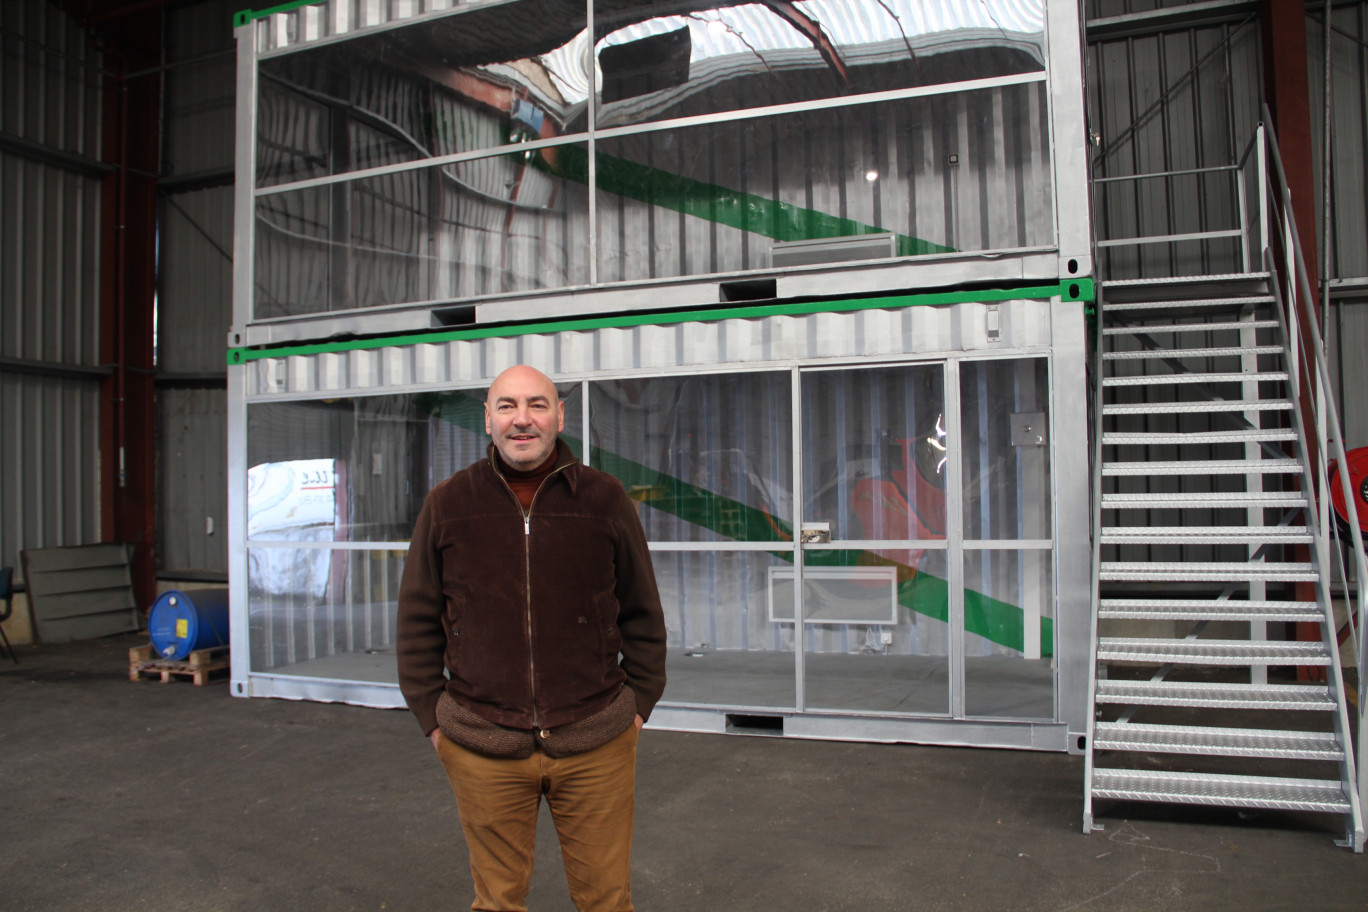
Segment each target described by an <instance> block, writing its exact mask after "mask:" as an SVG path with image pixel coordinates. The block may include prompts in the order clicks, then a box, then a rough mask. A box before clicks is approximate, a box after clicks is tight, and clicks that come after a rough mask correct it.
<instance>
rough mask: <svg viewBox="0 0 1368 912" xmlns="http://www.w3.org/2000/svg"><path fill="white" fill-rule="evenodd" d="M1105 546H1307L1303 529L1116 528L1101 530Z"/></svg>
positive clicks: (1310, 539) (1217, 527)
mask: <svg viewBox="0 0 1368 912" xmlns="http://www.w3.org/2000/svg"><path fill="white" fill-rule="evenodd" d="M1100 537H1101V541H1102V544H1104V545H1231V544H1254V543H1258V544H1261V545H1309V544H1311V542H1312V537H1311V533H1310V532H1308V531H1306V527H1305V526H1119V527H1115V528H1110V529H1103V530H1102V531H1101V533H1100Z"/></svg>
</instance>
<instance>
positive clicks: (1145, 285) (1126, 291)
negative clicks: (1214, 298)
mask: <svg viewBox="0 0 1368 912" xmlns="http://www.w3.org/2000/svg"><path fill="white" fill-rule="evenodd" d="M1268 278H1269V274H1268V273H1267V272H1217V273H1212V274H1210V275H1179V276H1151V277H1148V278H1143V279H1108V280H1107V281H1106V283H1105V285H1104V287H1105V288H1106V289H1107V290H1108V291H1113V292H1115V293H1116V294H1117V295H1118V297H1117V300H1118V301H1120V300H1132V299H1134V298H1135V297H1136V296H1137V295H1139V294H1150V295H1155V294H1157V293H1162V292H1163V290H1164V289H1170V288H1171V289H1176V290H1177V291H1178V292H1180V293H1181V292H1189V291H1190V290H1191V289H1193V288H1201V289H1210V288H1220V289H1232V288H1235V289H1240V293H1241V294H1244V293H1245V292H1244V289H1247V288H1248V289H1257V288H1267V287H1268ZM1165 300H1167V297H1165Z"/></svg>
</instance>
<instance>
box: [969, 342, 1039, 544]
mask: <svg viewBox="0 0 1368 912" xmlns="http://www.w3.org/2000/svg"><path fill="white" fill-rule="evenodd" d="M960 402H961V403H962V406H961V408H962V413H963V419H962V422H961V427H962V428H963V432H964V447H963V448H962V452H963V454H964V463H963V467H964V468H963V471H964V537H965V538H966V539H969V540H970V541H974V540H978V539H1048V538H1050V511H1051V504H1052V499H1051V497H1050V445H1049V444H1050V440H1049V421H1050V412H1049V402H1050V388H1049V378H1048V373H1047V368H1046V362H1045V359H1044V358H1022V359H1019V360H1001V361H968V362H965V363H964V364H963V366H962V367H961V368H960Z"/></svg>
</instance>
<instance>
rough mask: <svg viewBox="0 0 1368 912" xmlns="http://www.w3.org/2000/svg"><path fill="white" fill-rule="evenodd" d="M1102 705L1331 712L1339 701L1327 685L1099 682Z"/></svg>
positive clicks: (1099, 701)
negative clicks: (1336, 701)
mask: <svg viewBox="0 0 1368 912" xmlns="http://www.w3.org/2000/svg"><path fill="white" fill-rule="evenodd" d="M1097 702H1098V703H1122V704H1125V705H1127V706H1186V707H1192V708H1195V709H1270V710H1287V711H1305V712H1331V711H1333V710H1334V709H1335V700H1334V698H1333V697H1332V696H1330V688H1329V687H1327V686H1326V685H1324V684H1216V683H1209V682H1201V683H1191V682H1184V681H1115V680H1103V681H1098V682H1097Z"/></svg>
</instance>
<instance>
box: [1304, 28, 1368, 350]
mask: <svg viewBox="0 0 1368 912" xmlns="http://www.w3.org/2000/svg"><path fill="white" fill-rule="evenodd" d="M1322 12H1323V9H1322V8H1321V7H1320V4H1316V6H1315V7H1308V13H1313V14H1315V15H1314V16H1312V15H1308V16H1307V19H1306V56H1307V62H1308V64H1309V65H1310V73H1309V79H1308V81H1309V83H1310V89H1311V93H1310V94H1311V150H1312V161H1313V164H1314V168H1315V176H1316V228H1315V230H1316V236H1317V239H1318V244H1317V249H1318V250H1319V251H1321V253H1320V256H1321V257H1322V258H1323V257H1324V248H1323V246H1322V245H1323V244H1324V242H1325V232H1324V218H1325V213H1324V201H1325V197H1324V187H1325V184H1324V174H1323V173H1322V172H1323V171H1324V151H1323V150H1324V148H1325V136H1324V132H1323V130H1324V121H1323V114H1324V111H1325V62H1324V61H1325V34H1324V30H1323V26H1322V23H1321V21H1320V14H1321V13H1322ZM1331 24H1332V26H1333V28H1332V30H1331V36H1330V38H1331V41H1330V55H1331V60H1332V61H1333V66H1332V68H1331V87H1330V94H1331V110H1330V118H1331V141H1330V147H1331V165H1330V168H1331V184H1332V197H1333V198H1332V200H1331V213H1332V217H1333V220H1334V222H1333V225H1332V227H1331V234H1332V243H1331V247H1332V248H1333V249H1332V252H1331V262H1330V276H1331V278H1359V277H1365V276H1368V244H1365V243H1364V238H1366V237H1368V161H1366V160H1365V157H1364V154H1363V150H1364V144H1365V141H1368V3H1362V2H1360V3H1348V4H1336V5H1335V8H1334V12H1333V14H1332V16H1331ZM1297 227H1298V229H1299V230H1300V231H1302V232H1303V234H1305V232H1306V231H1308V230H1309V229H1308V228H1307V227H1304V226H1300V225H1299V226H1297ZM1323 262H1324V260H1323V259H1322V263H1323ZM1346 341H1348V340H1347V339H1346ZM1359 350H1360V351H1362V350H1363V348H1362V346H1360V348H1359Z"/></svg>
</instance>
